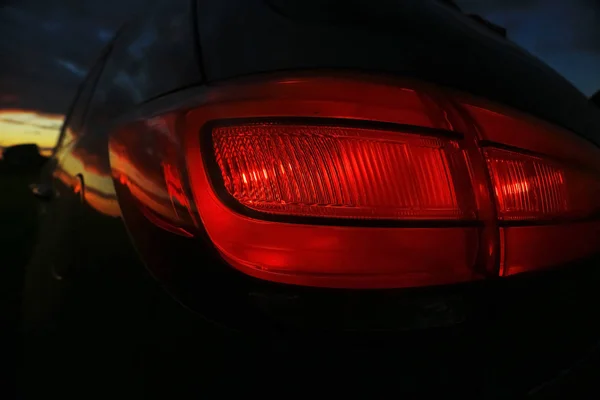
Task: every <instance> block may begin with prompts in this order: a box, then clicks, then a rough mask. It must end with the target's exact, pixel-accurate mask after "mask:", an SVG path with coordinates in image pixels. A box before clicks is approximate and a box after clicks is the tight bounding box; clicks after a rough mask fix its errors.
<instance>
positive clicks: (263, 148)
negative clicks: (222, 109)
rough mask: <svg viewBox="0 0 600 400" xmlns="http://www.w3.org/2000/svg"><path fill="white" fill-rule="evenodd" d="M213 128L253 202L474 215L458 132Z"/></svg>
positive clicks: (384, 215) (361, 212)
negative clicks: (465, 189)
mask: <svg viewBox="0 0 600 400" xmlns="http://www.w3.org/2000/svg"><path fill="white" fill-rule="evenodd" d="M337 123H338V124H339V122H337ZM212 135H213V146H214V152H215V156H216V161H217V164H218V166H219V169H220V171H221V176H222V178H223V183H224V187H225V189H226V191H227V193H228V194H229V195H230V196H231V197H233V198H234V199H235V200H236V201H238V202H239V203H240V204H242V205H243V206H245V207H247V208H250V209H252V210H256V211H261V212H265V213H270V214H280V215H288V216H297V217H331V218H360V219H370V220H377V219H390V220H417V219H443V220H461V219H473V218H474V210H473V209H472V208H471V204H469V202H468V199H464V197H465V196H464V194H463V193H461V192H460V191H458V192H457V190H456V189H455V187H456V186H459V187H460V185H457V184H455V182H456V181H459V180H462V181H464V182H463V186H464V185H465V184H467V185H468V184H469V176H468V174H467V169H466V168H465V166H464V159H461V156H462V155H461V152H460V149H459V147H458V143H457V142H456V141H453V140H444V139H439V138H436V137H428V136H422V135H419V134H414V133H412V134H411V133H402V132H395V131H385V130H377V129H364V128H354V127H343V126H324V125H309V124H303V125H300V124H293V125H292V124H275V123H257V124H252V125H250V124H248V125H235V126H227V127H218V128H215V129H213V131H212ZM467 197H468V196H467ZM461 200H462V201H461Z"/></svg>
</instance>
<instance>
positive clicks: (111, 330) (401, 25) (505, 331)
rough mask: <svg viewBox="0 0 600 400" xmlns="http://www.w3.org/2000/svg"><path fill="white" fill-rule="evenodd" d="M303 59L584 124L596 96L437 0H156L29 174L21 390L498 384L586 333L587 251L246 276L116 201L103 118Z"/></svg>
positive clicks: (416, 390)
mask: <svg viewBox="0 0 600 400" xmlns="http://www.w3.org/2000/svg"><path fill="white" fill-rule="evenodd" d="M304 71H311V73H316V74H319V73H320V72H319V71H325V72H323V73H330V72H331V71H334V72H335V71H344V72H348V71H349V72H351V73H355V72H357V73H367V74H371V75H373V74H375V75H377V74H380V75H381V76H398V77H403V78H411V79H417V80H421V81H425V82H429V83H432V84H435V85H440V86H443V87H449V88H452V89H456V90H459V91H463V92H467V93H470V94H473V95H477V96H480V97H483V98H487V99H489V100H493V101H495V102H498V103H502V104H505V105H507V106H510V107H513V108H515V109H518V110H521V111H523V112H526V113H528V114H531V115H534V116H536V117H538V118H540V119H544V120H546V121H549V122H551V123H553V124H556V125H558V126H562V127H564V128H567V129H569V130H571V131H573V132H576V133H577V134H578V135H581V136H583V137H586V138H587V139H590V140H591V141H593V140H597V139H598V134H599V133H600V110H599V109H597V108H595V107H594V106H593V105H592V104H591V103H590V102H589V100H588V99H586V98H585V97H584V96H583V95H582V94H581V93H580V92H578V91H577V90H576V89H575V88H573V87H572V86H571V85H570V84H569V83H568V82H567V81H566V80H565V79H563V78H562V77H561V76H559V75H558V74H556V73H555V72H554V71H552V70H551V69H550V68H549V67H547V66H546V65H544V64H543V63H542V62H540V61H538V60H537V59H535V58H534V57H532V56H531V55H529V54H527V53H526V52H525V51H523V50H522V49H520V48H518V47H517V46H515V45H514V44H512V43H511V42H509V41H508V40H506V39H505V38H503V37H502V36H501V35H498V34H497V33H496V32H494V31H492V30H490V29H488V28H487V27H486V26H484V25H481V24H479V23H477V22H476V21H473V20H471V19H469V18H467V17H466V16H464V15H462V14H460V13H459V12H457V11H456V10H455V9H453V8H452V7H448V6H446V5H444V4H441V3H440V2H437V1H404V2H397V1H370V2H369V1H349V2H343V3H340V2H336V1H325V2H317V1H305V2H296V1H293V2H285V1H278V0H271V1H267V0H227V1H219V2H211V1H203V0H198V1H195V0H194V1H177V2H172V1H161V2H159V3H158V5H156V6H154V7H152V8H151V9H150V10H147V13H146V14H145V15H144V17H143V18H140V19H138V20H135V21H132V22H131V23H129V24H128V25H126V26H125V27H124V29H122V30H121V31H119V33H118V34H117V36H116V37H115V39H114V40H113V41H112V42H111V44H110V45H109V46H108V47H107V48H106V49H105V51H104V52H103V54H102V56H101V57H100V59H99V60H98V62H97V63H96V64H95V65H94V67H93V68H92V69H91V72H90V74H89V75H88V77H87V78H86V80H85V82H84V83H83V84H82V86H81V88H80V90H79V91H78V94H77V96H76V99H75V101H74V103H73V106H72V107H71V109H70V111H69V113H68V115H67V119H66V122H65V125H64V127H63V129H62V132H61V137H60V139H59V142H58V144H57V147H56V149H55V150H54V154H53V155H52V157H51V159H50V160H49V161H48V162H47V163H46V165H45V166H44V169H43V171H42V173H41V176H40V184H41V185H48V186H51V187H52V190H53V194H52V195H51V196H52V197H51V198H49V199H46V201H42V202H41V204H40V220H41V229H40V232H39V236H38V241H37V246H36V249H35V251H34V254H33V256H32V259H31V262H30V263H29V265H28V266H27V271H26V274H27V277H26V283H25V291H24V304H23V310H24V313H23V333H24V338H25V344H26V346H25V358H24V360H25V362H24V366H23V371H24V372H23V373H22V374H21V377H22V382H21V383H22V387H23V390H24V392H25V393H28V394H31V395H38V396H39V395H47V394H48V393H56V394H57V396H59V397H68V398H70V397H71V396H73V397H80V398H95V397H103V396H105V395H107V394H110V393H116V391H118V393H119V397H123V398H145V397H167V398H176V397H179V396H181V397H184V396H185V397H189V396H190V395H191V394H192V393H193V394H196V395H202V394H205V393H209V392H212V391H214V390H216V391H218V392H219V393H221V394H223V393H226V392H241V393H244V392H247V393H250V392H252V393H263V394H266V393H270V392H274V391H276V393H279V394H280V395H281V396H288V395H292V394H295V393H297V392H299V391H303V390H308V391H310V392H312V393H316V394H317V395H319V394H321V393H325V392H321V390H322V391H325V390H328V391H330V390H334V391H335V392H337V393H342V392H343V393H350V394H357V393H359V392H361V391H365V393H367V394H369V393H371V394H373V393H374V392H380V391H384V392H385V393H392V394H393V395H395V396H399V395H402V394H406V395H408V396H411V397H421V396H423V397H426V396H428V395H433V394H439V393H444V394H449V393H457V394H460V395H472V396H476V397H478V398H488V397H490V398H495V397H504V396H506V397H509V398H515V396H517V395H522V394H526V393H528V392H530V391H532V390H533V391H535V390H536V388H540V385H543V384H544V383H546V382H549V381H551V380H552V379H554V378H555V377H556V376H558V375H559V373H560V372H561V371H563V370H565V369H566V368H569V367H570V366H571V365H572V364H573V363H575V362H576V361H577V360H579V359H580V358H581V357H583V356H584V355H586V354H588V353H589V351H590V349H593V348H594V346H595V343H596V341H597V339H598V329H599V327H598V324H597V317H596V315H597V310H596V304H598V303H597V301H598V297H599V296H600V294H599V293H598V292H597V290H595V288H596V287H597V283H598V282H599V281H598V277H599V276H598V275H599V274H598V271H597V268H596V267H597V265H598V264H597V262H598V260H597V259H590V260H585V261H582V262H580V263H577V264H573V265H566V266H560V267H561V268H558V269H556V270H552V271H544V272H539V273H535V274H531V275H526V276H517V277H514V278H510V279H502V280H488V281H478V282H473V283H465V284H458V285H449V286H443V287H431V288H427V287H425V288H414V289H385V290H349V289H324V288H318V289H317V288H307V287H300V286H289V285H284V284H277V283H271V282H264V281H261V280H258V279H255V278H251V277H249V276H246V275H244V274H242V273H241V272H238V271H237V270H233V269H232V268H230V267H229V266H228V265H227V264H226V263H225V262H224V261H223V260H222V259H221V258H220V257H219V256H218V254H216V252H215V251H214V249H213V248H212V246H211V244H210V241H209V240H208V239H207V238H206V235H204V236H200V237H196V238H192V239H182V238H181V237H180V236H174V235H172V234H171V233H169V232H166V231H165V230H161V229H158V228H157V227H156V226H154V225H152V224H150V223H148V221H147V220H145V219H144V217H143V215H141V214H140V213H139V211H136V209H137V207H136V205H135V201H134V199H133V198H132V196H131V195H130V194H128V192H127V191H126V190H124V187H123V185H121V183H120V182H119V180H118V179H117V178H116V177H115V176H114V175H113V173H112V170H111V160H110V154H109V141H110V137H111V134H112V132H114V130H115V127H118V126H119V125H120V124H122V123H123V121H127V120H130V119H132V118H133V119H145V118H150V117H152V116H154V115H158V114H161V113H164V112H166V111H168V110H173V109H177V108H178V107H182V105H185V104H187V103H188V102H189V101H190V99H193V98H194V97H195V96H197V94H198V93H202V91H203V90H204V89H205V88H207V87H211V86H214V85H216V84H218V83H220V82H230V81H234V82H235V80H236V79H245V78H249V79H252V77H253V76H259V75H261V74H282V75H283V76H286V74H287V75H293V74H297V73H303V72H304ZM315 71H316V72H315ZM143 140H144V139H143V138H140V144H139V145H140V146H142V145H143V143H142V142H143ZM590 146H594V144H592V142H590ZM132 162H133V163H135V162H136V161H135V160H133V161H132ZM138 163H139V165H136V166H137V167H139V168H138V169H139V170H140V171H145V170H151V169H152V166H147V165H141V163H142V161H139V162H138ZM152 195H153V194H152V193H150V194H149V196H152ZM154 195H155V197H153V198H155V200H156V201H159V202H160V201H165V202H166V203H165V204H167V205H168V200H164V196H163V197H161V193H154ZM49 196H50V195H49ZM161 199H162V200H161ZM540 390H541V389H540ZM209 397H210V396H209Z"/></svg>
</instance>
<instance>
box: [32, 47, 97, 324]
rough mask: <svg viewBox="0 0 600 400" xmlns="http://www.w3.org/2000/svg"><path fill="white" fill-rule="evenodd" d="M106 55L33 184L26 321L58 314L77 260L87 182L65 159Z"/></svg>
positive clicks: (80, 94)
mask: <svg viewBox="0 0 600 400" xmlns="http://www.w3.org/2000/svg"><path fill="white" fill-rule="evenodd" d="M105 57H106V53H104V54H103V55H102V57H100V59H99V61H98V62H97V63H96V64H95V65H94V67H93V68H92V69H91V70H90V72H89V74H88V75H87V77H86V78H85V80H84V81H83V83H82V84H81V86H80V87H79V89H78V91H77V93H76V96H75V99H74V101H73V103H72V105H71V106H70V108H69V111H68V113H67V115H66V117H65V121H64V123H63V126H62V128H61V132H60V134H59V139H58V142H57V145H56V147H55V148H54V150H53V153H52V156H51V157H50V159H49V160H48V162H47V163H46V165H44V167H43V168H42V170H41V172H40V177H39V180H38V183H36V184H34V185H32V186H31V189H32V194H33V195H35V196H36V197H38V198H39V199H40V206H39V219H40V224H39V226H40V228H39V231H38V235H37V242H36V245H35V247H34V250H33V252H32V255H31V258H30V261H29V263H28V265H27V267H26V273H25V274H26V279H25V287H24V296H23V299H24V300H23V318H24V320H23V322H24V325H25V326H26V327H29V328H31V329H35V328H34V327H36V328H37V327H40V326H42V325H44V323H45V322H46V321H48V320H50V319H52V317H53V315H52V314H53V310H56V309H57V306H58V303H59V302H60V299H59V298H60V296H59V294H60V285H61V284H62V282H61V281H63V278H64V276H63V275H64V274H65V273H66V271H68V270H69V269H70V268H71V267H72V265H73V264H74V260H73V259H72V258H71V257H70V254H69V253H70V251H71V245H72V242H73V235H72V234H73V233H74V231H73V223H74V222H75V221H76V220H77V215H76V210H77V207H73V206H74V205H75V204H78V203H80V202H81V198H82V197H81V196H82V193H83V190H84V186H83V180H82V177H81V176H80V175H77V174H74V175H69V170H68V169H66V168H65V159H66V158H68V155H69V152H70V150H71V149H72V148H73V146H74V144H75V143H76V142H77V139H78V134H79V133H80V129H81V126H82V123H83V120H84V117H85V114H86V111H87V106H88V103H89V100H90V98H91V96H92V93H93V89H94V86H95V84H96V82H97V80H98V77H99V76H100V72H101V70H102V65H103V62H104V60H105ZM73 211H75V213H74V212H73ZM42 297H43V299H42Z"/></svg>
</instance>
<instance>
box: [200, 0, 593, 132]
mask: <svg viewBox="0 0 600 400" xmlns="http://www.w3.org/2000/svg"><path fill="white" fill-rule="evenodd" d="M198 20H199V21H200V23H199V25H198V26H199V31H198V34H199V37H200V45H201V49H202V54H203V58H204V64H205V66H204V69H205V71H206V78H207V80H208V81H213V80H217V81H218V80H222V79H227V78H231V77H235V76H240V75H247V74H251V73H260V72H267V71H273V70H289V69H301V68H345V69H355V70H362V71H373V72H387V73H391V74H398V75H402V76H409V77H415V78H419V79H424V80H426V81H430V82H435V83H438V84H440V85H444V86H448V87H453V88H457V89H460V90H464V91H466V92H469V93H472V94H476V95H480V96H482V97H486V98H489V99H491V100H496V101H498V102H500V103H505V104H508V105H511V106H513V107H515V108H517V109H521V110H523V111H525V112H528V113H531V114H533V115H537V116H539V117H541V118H543V119H546V120H549V121H552V122H555V123H557V124H559V125H563V126H565V127H567V128H569V129H571V130H573V131H575V132H578V133H579V134H581V135H584V136H587V137H590V138H592V139H594V140H596V141H597V142H598V141H600V133H598V132H600V112H598V110H596V109H593V107H592V105H591V104H590V103H589V101H587V99H586V98H585V96H584V95H583V94H582V93H581V92H579V91H578V90H577V89H575V88H574V87H573V86H572V85H571V84H570V83H569V82H567V80H566V79H564V78H563V77H561V76H560V75H558V74H557V73H556V72H555V71H553V70H552V69H551V68H550V67H548V66H547V65H546V64H544V63H543V62H541V61H539V60H537V59H536V58H534V57H532V56H531V55H530V54H529V53H527V52H526V51H525V50H523V49H521V48H520V47H518V46H516V45H515V44H513V43H512V42H510V41H508V40H506V39H504V38H503V37H502V36H501V35H498V34H497V33H495V32H493V31H491V30H490V29H489V28H487V27H485V26H483V25H482V24H480V23H478V22H476V21H474V20H472V19H470V18H468V17H467V16H465V15H462V14H460V13H459V12H457V11H456V10H455V9H453V8H452V7H450V6H447V5H444V4H442V2H439V1H429V0H428V1H387V0H386V1H369V0H354V1H348V2H345V4H344V6H343V7H341V6H340V3H339V2H337V1H336V0H325V1H320V0H309V1H296V0H291V1H287V0H224V1H218V2H214V1H210V0H200V1H199V2H198Z"/></svg>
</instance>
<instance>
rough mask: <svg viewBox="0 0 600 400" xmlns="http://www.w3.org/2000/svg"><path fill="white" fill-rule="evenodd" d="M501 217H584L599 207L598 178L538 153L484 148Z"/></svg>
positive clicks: (535, 218)
mask: <svg viewBox="0 0 600 400" xmlns="http://www.w3.org/2000/svg"><path fill="white" fill-rule="evenodd" d="M486 155H487V158H488V163H489V166H490V172H491V175H492V179H493V181H494V189H495V194H496V199H497V202H498V212H499V218H500V219H504V220H549V219H552V218H560V217H569V218H577V217H580V218H581V217H587V216H590V215H593V214H594V213H595V212H596V211H598V204H595V203H594V199H596V203H597V201H598V199H599V198H600V197H599V196H598V195H599V194H600V179H598V178H596V179H594V177H593V173H591V172H589V171H586V170H585V169H582V168H576V167H573V166H570V165H566V163H561V162H557V161H554V160H550V159H548V158H544V157H541V156H532V155H526V154H520V153H517V152H512V151H506V150H499V149H488V150H487V151H486Z"/></svg>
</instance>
